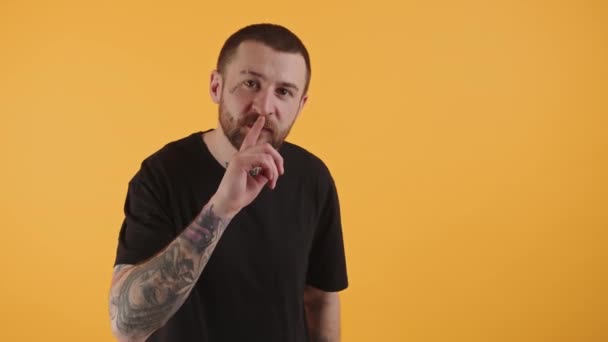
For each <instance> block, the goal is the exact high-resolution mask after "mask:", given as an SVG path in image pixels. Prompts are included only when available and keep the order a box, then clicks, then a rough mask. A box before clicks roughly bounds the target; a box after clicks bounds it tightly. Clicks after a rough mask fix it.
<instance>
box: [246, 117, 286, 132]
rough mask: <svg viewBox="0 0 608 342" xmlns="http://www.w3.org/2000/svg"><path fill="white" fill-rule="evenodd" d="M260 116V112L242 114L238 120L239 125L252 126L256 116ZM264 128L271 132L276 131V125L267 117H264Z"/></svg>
mask: <svg viewBox="0 0 608 342" xmlns="http://www.w3.org/2000/svg"><path fill="white" fill-rule="evenodd" d="M259 117H260V114H257V113H252V114H249V115H246V116H244V117H243V118H242V119H241V120H240V121H241V122H240V126H241V127H244V126H253V124H254V123H255V122H256V121H257V120H258V118H259ZM263 128H265V129H268V130H271V131H272V132H276V131H277V127H276V125H275V123H274V122H273V121H272V120H270V119H269V118H268V117H266V122H265V123H264V127H263Z"/></svg>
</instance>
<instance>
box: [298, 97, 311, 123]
mask: <svg viewBox="0 0 608 342" xmlns="http://www.w3.org/2000/svg"><path fill="white" fill-rule="evenodd" d="M306 101H308V94H304V96H302V98H301V99H300V104H299V105H298V112H297V113H296V118H298V117H299V116H300V113H301V112H302V109H304V105H305V104H306Z"/></svg>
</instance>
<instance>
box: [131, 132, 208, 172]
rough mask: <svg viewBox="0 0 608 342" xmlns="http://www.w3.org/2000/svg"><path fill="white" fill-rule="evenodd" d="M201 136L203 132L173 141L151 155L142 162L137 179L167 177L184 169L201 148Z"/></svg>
mask: <svg viewBox="0 0 608 342" xmlns="http://www.w3.org/2000/svg"><path fill="white" fill-rule="evenodd" d="M201 134H202V132H196V133H192V134H190V135H188V136H186V137H183V138H180V139H178V140H174V141H171V142H169V143H167V144H165V145H164V146H163V147H162V148H160V149H158V150H157V151H155V152H154V153H152V154H150V155H149V156H148V157H146V158H145V159H144V160H143V161H142V162H141V168H140V170H139V172H138V174H137V175H136V178H137V176H139V177H144V178H149V177H152V178H159V177H163V176H167V173H168V172H171V170H173V169H183V168H184V164H189V163H190V162H191V160H192V157H193V155H196V148H200V145H201V144H202V137H201ZM199 140H200V141H199Z"/></svg>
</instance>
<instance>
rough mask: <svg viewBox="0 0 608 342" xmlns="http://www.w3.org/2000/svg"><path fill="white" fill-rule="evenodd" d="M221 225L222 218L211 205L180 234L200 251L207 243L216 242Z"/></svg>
mask: <svg viewBox="0 0 608 342" xmlns="http://www.w3.org/2000/svg"><path fill="white" fill-rule="evenodd" d="M222 226H223V222H222V219H221V218H219V217H217V215H215V213H214V212H213V205H212V206H211V207H210V208H209V210H207V211H205V212H204V213H202V215H199V216H198V217H197V218H196V219H195V220H194V222H193V223H192V224H191V225H190V226H189V227H188V228H186V230H185V231H184V234H183V235H182V236H183V237H184V239H185V240H186V241H188V242H189V243H191V244H192V246H193V247H194V248H196V251H197V252H199V253H202V252H203V251H205V250H206V249H207V247H209V245H211V244H213V243H216V242H217V240H218V238H219V236H220V233H221V227H222Z"/></svg>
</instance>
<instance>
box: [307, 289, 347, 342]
mask: <svg viewBox="0 0 608 342" xmlns="http://www.w3.org/2000/svg"><path fill="white" fill-rule="evenodd" d="M304 307H305V308H306V320H307V322H308V334H309V335H310V341H311V342H339V341H340V297H339V295H338V292H325V291H322V290H319V289H317V288H315V287H312V286H309V285H307V286H306V288H305V289H304Z"/></svg>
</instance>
